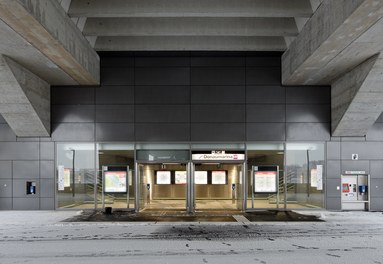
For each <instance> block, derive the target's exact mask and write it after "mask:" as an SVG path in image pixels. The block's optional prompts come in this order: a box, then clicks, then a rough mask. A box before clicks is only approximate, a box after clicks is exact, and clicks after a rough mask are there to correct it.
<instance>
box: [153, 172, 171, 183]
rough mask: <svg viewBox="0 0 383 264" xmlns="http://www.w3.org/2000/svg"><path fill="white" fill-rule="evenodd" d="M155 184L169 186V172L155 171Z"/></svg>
mask: <svg viewBox="0 0 383 264" xmlns="http://www.w3.org/2000/svg"><path fill="white" fill-rule="evenodd" d="M156 184H171V172H170V171H157V172H156Z"/></svg>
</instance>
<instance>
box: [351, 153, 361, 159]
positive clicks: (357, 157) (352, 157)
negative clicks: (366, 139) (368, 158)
mask: <svg viewBox="0 0 383 264" xmlns="http://www.w3.org/2000/svg"><path fill="white" fill-rule="evenodd" d="M351 159H352V160H358V159H359V155H358V154H352V155H351Z"/></svg>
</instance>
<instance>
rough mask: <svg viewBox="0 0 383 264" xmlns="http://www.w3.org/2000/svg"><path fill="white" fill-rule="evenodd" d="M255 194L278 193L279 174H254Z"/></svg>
mask: <svg viewBox="0 0 383 264" xmlns="http://www.w3.org/2000/svg"><path fill="white" fill-rule="evenodd" d="M254 192H255V193H276V192H277V172H276V171H255V172H254Z"/></svg>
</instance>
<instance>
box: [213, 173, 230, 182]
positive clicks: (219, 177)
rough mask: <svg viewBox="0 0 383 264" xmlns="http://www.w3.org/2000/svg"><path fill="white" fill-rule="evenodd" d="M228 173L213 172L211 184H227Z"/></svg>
mask: <svg viewBox="0 0 383 264" xmlns="http://www.w3.org/2000/svg"><path fill="white" fill-rule="evenodd" d="M226 183H227V182H226V171H212V172H211V184H226Z"/></svg>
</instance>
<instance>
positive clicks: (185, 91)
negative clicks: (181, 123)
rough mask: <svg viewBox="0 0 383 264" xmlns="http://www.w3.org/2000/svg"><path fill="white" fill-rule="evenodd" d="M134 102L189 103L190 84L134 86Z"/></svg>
mask: <svg viewBox="0 0 383 264" xmlns="http://www.w3.org/2000/svg"><path fill="white" fill-rule="evenodd" d="M135 103H136V104H189V103H190V86H173V85H166V86H160V85H158V86H136V88H135Z"/></svg>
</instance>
